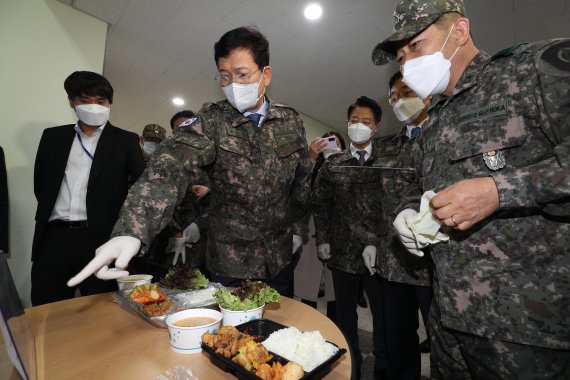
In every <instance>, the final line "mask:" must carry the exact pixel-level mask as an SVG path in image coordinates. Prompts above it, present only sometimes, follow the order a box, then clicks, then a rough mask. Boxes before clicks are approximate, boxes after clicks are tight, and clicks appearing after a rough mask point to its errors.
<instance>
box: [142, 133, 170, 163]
mask: <svg viewBox="0 0 570 380" xmlns="http://www.w3.org/2000/svg"><path fill="white" fill-rule="evenodd" d="M165 138H166V129H164V128H162V127H161V126H160V125H158V124H147V125H145V126H144V129H143V133H142V135H141V137H140V140H141V149H142V151H143V157H144V160H145V161H148V160H150V157H151V156H152V155H153V154H154V153H155V152H156V151H157V149H158V144H160V143H161V142H162V141H163V140H164V139H165Z"/></svg>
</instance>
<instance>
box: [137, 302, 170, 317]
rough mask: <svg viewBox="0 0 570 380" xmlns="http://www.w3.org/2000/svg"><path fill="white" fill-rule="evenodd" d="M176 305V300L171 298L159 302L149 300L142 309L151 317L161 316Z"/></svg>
mask: <svg viewBox="0 0 570 380" xmlns="http://www.w3.org/2000/svg"><path fill="white" fill-rule="evenodd" d="M172 305H174V302H172V301H169V300H163V301H159V302H149V303H147V304H145V305H143V307H142V309H143V311H144V312H145V313H146V314H147V315H150V316H151V317H160V316H161V315H164V314H166V312H167V311H168V310H169V309H170V308H171V307H172Z"/></svg>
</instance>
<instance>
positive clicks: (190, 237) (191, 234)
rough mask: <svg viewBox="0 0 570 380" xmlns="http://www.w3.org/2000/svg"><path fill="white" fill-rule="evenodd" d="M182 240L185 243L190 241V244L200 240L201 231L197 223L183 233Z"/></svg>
mask: <svg viewBox="0 0 570 380" xmlns="http://www.w3.org/2000/svg"><path fill="white" fill-rule="evenodd" d="M182 238H183V239H184V241H189V242H190V243H196V242H197V241H198V240H200V229H199V228H198V225H197V224H196V223H191V224H190V225H189V226H188V227H186V228H185V229H184V232H182Z"/></svg>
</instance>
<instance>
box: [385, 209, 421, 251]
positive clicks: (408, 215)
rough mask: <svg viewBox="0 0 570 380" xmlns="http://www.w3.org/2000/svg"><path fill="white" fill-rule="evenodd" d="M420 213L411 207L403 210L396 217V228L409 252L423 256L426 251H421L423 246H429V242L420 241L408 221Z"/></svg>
mask: <svg viewBox="0 0 570 380" xmlns="http://www.w3.org/2000/svg"><path fill="white" fill-rule="evenodd" d="M417 214H418V212H417V211H415V210H412V209H411V208H407V209H405V210H402V211H401V212H400V213H399V214H398V216H396V219H395V220H394V223H393V225H394V229H395V230H396V233H397V234H398V237H399V238H400V241H401V242H402V244H403V245H404V247H406V249H407V250H408V252H410V253H412V254H414V255H416V256H420V257H422V256H423V255H424V253H423V252H422V251H421V249H422V248H425V247H427V245H428V244H427V243H418V242H417V241H416V238H415V237H414V233H413V232H412V230H411V229H410V227H408V222H411V221H412V220H413V219H414V218H415V217H416V215H417Z"/></svg>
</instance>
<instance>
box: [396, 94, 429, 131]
mask: <svg viewBox="0 0 570 380" xmlns="http://www.w3.org/2000/svg"><path fill="white" fill-rule="evenodd" d="M425 106H426V105H425V104H424V102H423V100H421V99H420V98H418V97H417V96H416V97H413V98H400V99H398V101H397V102H396V104H394V106H393V107H392V109H393V110H394V115H396V118H397V119H398V120H400V121H401V122H403V123H404V124H411V123H412V122H413V121H414V120H415V119H416V117H418V115H419V114H420V113H422V111H423V110H424V108H425Z"/></svg>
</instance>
